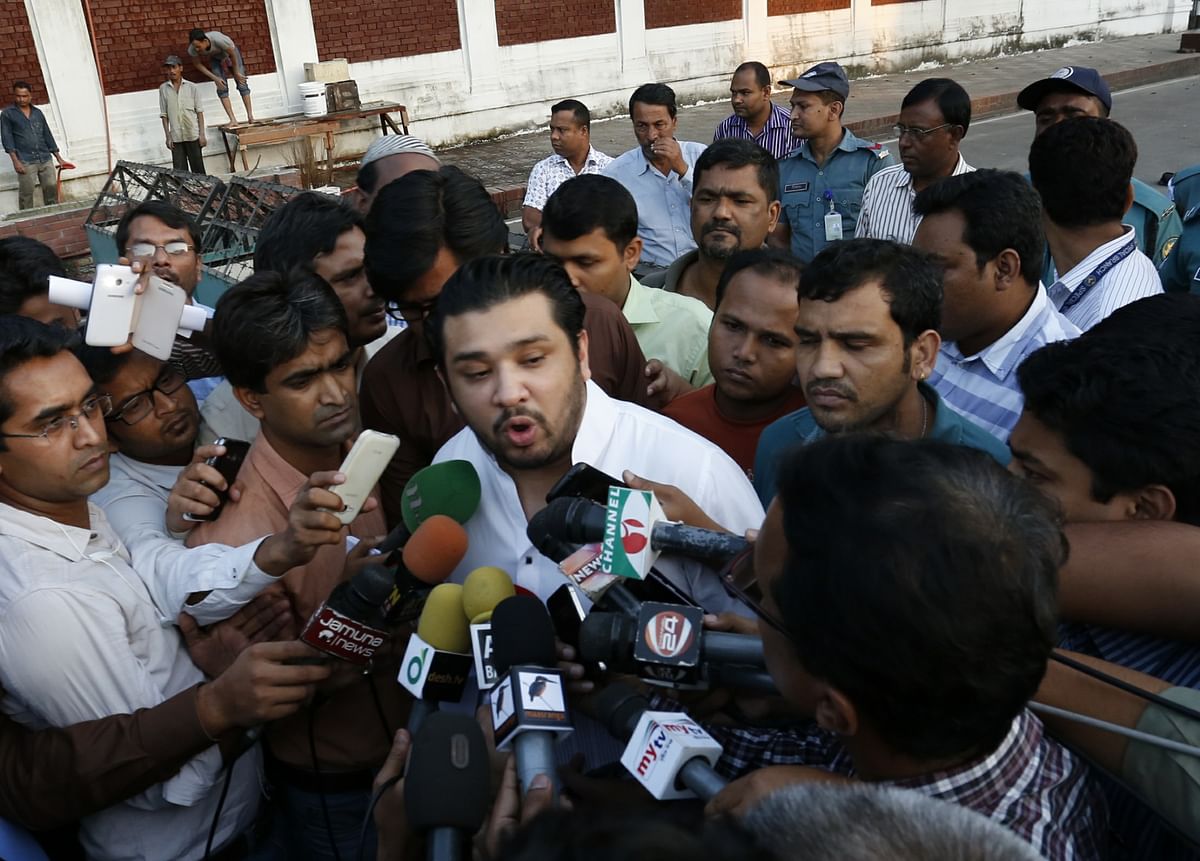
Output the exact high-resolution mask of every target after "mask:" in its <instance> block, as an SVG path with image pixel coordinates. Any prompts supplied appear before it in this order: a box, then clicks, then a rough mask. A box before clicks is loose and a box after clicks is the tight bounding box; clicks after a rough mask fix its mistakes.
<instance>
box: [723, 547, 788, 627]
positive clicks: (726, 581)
mask: <svg viewBox="0 0 1200 861" xmlns="http://www.w3.org/2000/svg"><path fill="white" fill-rule="evenodd" d="M717 576H719V577H720V578H721V585H722V586H723V587H725V592H726V594H728V595H729V596H731V597H733V598H736V599H737V600H739V601H741V602H742V603H743V604H745V605H746V606H747V607H749V608H750V609H751V610H752V611H753V612H754V615H756V616H758V618H760V619H762V620H763V621H764V622H766V623H767V624H768V625H770V626H771V627H772V628H774V629H775V630H776V631H778V632H779V633H781V634H783V635H784V636H785V637H791V634H790V633H788V629H787V626H786V625H784V624H783V622H781V621H780V620H779V618H778V617H777V616H776V615H775V614H774V613H772V612H771V611H770V610H768V609H767V608H766V607H764V606H763V605H762V589H761V588H760V587H759V585H758V578H757V577H756V576H755V573H754V545H753V544H752V545H750V546H749V547H747V548H746V549H745V550H743V551H742V552H741V553H739V554H738V555H737V556H734V557H733V558H732V559H730V560H729V561H728V562H726V563H725V567H724V568H722V569H721V573H720V574H719V575H717Z"/></svg>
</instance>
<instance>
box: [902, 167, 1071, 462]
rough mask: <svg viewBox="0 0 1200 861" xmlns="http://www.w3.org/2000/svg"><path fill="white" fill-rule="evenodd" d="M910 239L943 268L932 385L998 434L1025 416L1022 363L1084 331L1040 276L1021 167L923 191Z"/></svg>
mask: <svg viewBox="0 0 1200 861" xmlns="http://www.w3.org/2000/svg"><path fill="white" fill-rule="evenodd" d="M913 209H914V210H915V211H916V212H917V214H918V215H920V216H921V225H920V227H918V228H917V235H916V237H915V238H914V240H913V245H915V246H916V247H917V248H919V249H921V250H922V251H925V252H928V253H929V254H930V255H931V256H932V257H933V259H934V260H935V261H936V262H937V263H938V264H939V265H940V266H941V267H942V287H943V289H942V325H941V327H940V329H939V331H940V332H941V335H942V348H941V353H940V356H939V360H938V363H937V366H936V367H935V368H934V369H933V373H932V374H931V375H930V378H929V383H930V385H932V386H933V387H934V388H935V389H937V391H938V393H939V394H940V395H941V396H942V400H943V401H944V402H945V403H946V404H947V405H948V406H949V407H950V408H951V409H953V410H955V411H957V412H959V413H962V414H963V415H964V416H966V417H967V418H968V419H970V420H971V421H973V422H975V424H977V425H979V426H980V427H981V428H983V429H984V430H986V431H987V432H988V433H990V434H992V435H993V436H995V437H997V438H998V439H1001V440H1006V439H1008V434H1009V432H1010V431H1012V429H1013V425H1015V424H1016V423H1017V419H1018V418H1020V416H1021V404H1022V398H1021V387H1020V386H1019V385H1017V374H1016V370H1017V367H1018V366H1019V365H1020V364H1021V362H1023V361H1024V360H1025V357H1026V356H1028V355H1029V354H1030V353H1032V352H1033V351H1034V350H1037V349H1038V348H1040V347H1043V346H1045V345H1046V344H1048V343H1050V342H1052V341H1061V340H1063V339H1065V338H1074V337H1075V336H1076V335H1078V334H1079V329H1078V328H1077V327H1076V326H1075V324H1074V323H1072V322H1071V321H1070V320H1068V319H1067V318H1066V317H1064V316H1062V315H1061V314H1060V313H1058V311H1057V310H1056V309H1055V307H1054V306H1053V305H1051V304H1050V300H1049V298H1047V296H1046V289H1045V288H1044V287H1043V286H1042V284H1041V281H1039V280H1038V271H1039V270H1040V269H1041V259H1042V249H1043V248H1044V247H1045V244H1046V239H1045V235H1044V234H1043V233H1042V218H1041V202H1040V201H1039V200H1038V196H1037V192H1036V191H1034V190H1033V189H1032V188H1031V187H1030V186H1029V183H1027V182H1026V181H1025V179H1024V178H1023V177H1022V176H1021V175H1020V174H1017V173H1012V172H1010V171H1000V170H978V171H973V172H971V173H964V174H962V175H960V176H951V177H947V178H946V179H943V180H942V181H941V182H937V183H934V184H933V185H931V186H930V187H929V188H927V189H925V190H924V191H922V192H921V193H920V194H918V195H917V199H916V201H915V202H914V203H913Z"/></svg>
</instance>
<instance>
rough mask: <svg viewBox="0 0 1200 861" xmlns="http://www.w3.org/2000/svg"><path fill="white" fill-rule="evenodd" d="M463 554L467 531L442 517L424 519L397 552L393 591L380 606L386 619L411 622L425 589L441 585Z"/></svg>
mask: <svg viewBox="0 0 1200 861" xmlns="http://www.w3.org/2000/svg"><path fill="white" fill-rule="evenodd" d="M394 555H395V554H393V556H394ZM466 555H467V532H466V530H465V529H463V528H462V527H461V526H460V525H459V524H458V522H457V521H455V520H454V519H452V518H450V517H448V516H447V515H444V514H434V515H432V516H430V517H429V518H427V519H426V520H425V521H424V522H423V523H422V524H421V525H420V526H418V527H417V528H416V529H415V530H414V531H413V534H412V537H411V538H409V539H408V541H407V543H406V544H405V545H404V548H403V549H402V550H400V551H399V557H400V558H399V559H398V560H397V562H396V574H395V578H394V581H393V586H394V588H393V589H392V590H391V593H390V594H389V595H388V598H387V601H386V602H385V604H384V613H385V614H386V615H387V617H388V619H389V620H390V621H392V622H396V623H399V622H410V621H412V620H413V619H415V618H416V617H417V616H418V615H419V614H420V612H421V607H422V606H424V602H425V596H426V595H427V594H428V590H429V587H430V586H436V585H437V584H438V583H442V582H444V581H445V580H446V578H447V577H449V576H450V575H451V573H453V571H454V569H455V568H457V567H458V563H460V562H462V560H463V557H464V556H466Z"/></svg>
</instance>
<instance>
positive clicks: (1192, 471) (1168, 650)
mask: <svg viewBox="0 0 1200 861" xmlns="http://www.w3.org/2000/svg"><path fill="white" fill-rule="evenodd" d="M1197 345H1200V297H1198V296H1191V295H1189V294H1170V295H1159V296H1154V297H1151V298H1148V299H1143V300H1141V301H1138V302H1134V303H1133V304H1131V305H1127V306H1125V307H1124V308H1121V309H1119V310H1117V311H1116V312H1114V313H1113V315H1112V316H1111V317H1109V318H1108V319H1106V320H1105V321H1103V322H1102V323H1100V324H1099V325H1098V326H1097V327H1096V328H1094V329H1092V330H1091V331H1089V332H1086V333H1084V335H1083V336H1082V337H1080V338H1078V339H1076V340H1074V341H1070V342H1063V343H1058V344H1051V345H1049V346H1047V347H1044V348H1042V349H1041V350H1039V351H1037V352H1036V353H1034V354H1033V355H1032V356H1030V357H1029V358H1028V359H1027V360H1026V361H1025V363H1024V364H1023V365H1022V366H1021V367H1020V368H1019V369H1018V371H1017V377H1018V379H1019V381H1020V383H1021V388H1022V390H1023V391H1024V393H1025V409H1024V412H1023V413H1022V415H1021V419H1020V421H1019V422H1018V423H1017V426H1016V428H1014V429H1013V432H1012V436H1011V438H1010V440H1009V444H1010V446H1011V448H1012V453H1013V463H1014V467H1015V469H1016V471H1017V472H1019V473H1021V474H1023V475H1024V476H1025V477H1026V478H1027V479H1028V480H1029V481H1030V482H1031V483H1033V484H1034V485H1036V486H1037V487H1038V488H1039V489H1041V490H1042V491H1043V492H1045V493H1046V494H1047V495H1049V496H1050V497H1052V498H1053V499H1055V500H1056V501H1057V502H1058V504H1059V505H1060V507H1061V508H1062V511H1063V514H1064V516H1065V517H1066V520H1067V522H1068V524H1069V525H1074V524H1077V525H1078V526H1081V527H1084V526H1088V525H1090V524H1101V523H1102V524H1105V525H1106V526H1108V527H1110V528H1112V529H1116V528H1118V527H1121V526H1125V527H1128V528H1126V529H1123V530H1121V531H1119V532H1118V533H1117V534H1119V535H1121V536H1122V537H1123V540H1122V541H1121V545H1120V546H1118V547H1108V546H1107V545H1105V546H1106V547H1107V550H1106V553H1107V554H1108V555H1107V556H1105V557H1104V558H1102V559H1097V558H1096V557H1097V556H1098V555H1099V554H1098V553H1097V552H1096V548H1097V547H1099V546H1100V543H1102V542H1103V539H1104V536H1103V535H1101V536H1096V535H1095V533H1090V534H1089V532H1087V531H1083V532H1075V531H1071V530H1070V529H1068V533H1069V535H1070V540H1071V557H1072V559H1074V558H1075V557H1076V556H1080V557H1082V559H1083V560H1087V559H1092V560H1093V562H1092V564H1086V561H1085V562H1084V563H1083V564H1072V565H1071V566H1070V571H1069V575H1068V572H1067V571H1064V573H1063V576H1062V584H1061V593H1062V598H1061V615H1062V617H1063V623H1064V624H1063V625H1062V626H1061V627H1060V632H1059V645H1060V646H1062V647H1063V648H1066V649H1070V650H1072V651H1075V652H1082V653H1084V654H1087V655H1091V656H1092V657H1097V658H1101V659H1103V660H1106V661H1110V662H1112V663H1114V664H1119V665H1121V666H1124V667H1128V668H1129V669H1132V670H1136V671H1138V672H1140V673H1145V674H1147V675H1150V676H1154V677H1155V678H1158V679H1162V680H1163V681H1165V682H1169V683H1170V684H1172V685H1175V686H1179V687H1187V688H1192V689H1200V646H1197V645H1196V643H1195V631H1196V626H1195V614H1194V608H1195V606H1196V605H1195V601H1194V600H1192V599H1191V598H1190V597H1189V590H1191V586H1190V585H1189V584H1190V583H1191V582H1192V581H1193V579H1194V577H1193V576H1192V575H1193V574H1194V568H1195V564H1194V559H1195V557H1194V556H1193V557H1192V559H1191V561H1190V564H1188V563H1187V562H1185V563H1184V564H1183V565H1182V566H1180V567H1179V569H1178V570H1169V569H1171V566H1170V565H1168V564H1166V563H1165V562H1164V561H1163V560H1162V559H1161V558H1159V556H1158V555H1157V554H1156V553H1154V552H1147V550H1146V548H1145V547H1144V546H1142V545H1145V544H1146V543H1150V544H1153V543H1154V542H1159V543H1168V544H1170V543H1174V544H1176V545H1179V544H1182V543H1186V538H1185V539H1184V541H1181V540H1180V539H1179V538H1178V537H1177V533H1174V532H1173V533H1165V532H1164V531H1163V530H1161V529H1159V528H1158V527H1165V526H1170V525H1177V526H1178V528H1179V529H1184V528H1186V527H1192V529H1191V531H1192V532H1195V529H1194V527H1197V526H1200V446H1198V445H1197V444H1196V443H1197V434H1200V347H1198V346H1197ZM1154 521H1175V524H1168V523H1156V522H1154ZM1139 532H1140V533H1143V534H1142V535H1139V534H1137V533H1139ZM1094 542H1096V543H1095V546H1092V545H1093V543H1094ZM1110 558H1111V559H1112V560H1113V561H1112V563H1111V564H1109V560H1110ZM1135 559H1136V560H1138V561H1139V562H1140V565H1138V566H1137V567H1136V573H1133V574H1130V573H1125V572H1126V570H1127V568H1128V567H1129V565H1128V563H1130V562H1132V561H1133V560H1135ZM1177 608H1178V609H1177ZM1112 799H1113V802H1114V804H1113V813H1114V826H1115V827H1116V828H1117V830H1118V832H1119V833H1124V834H1125V835H1126V836H1127V838H1128V839H1129V840H1131V841H1136V843H1134V842H1130V844H1129V845H1136V846H1137V847H1138V850H1139V853H1141V854H1139V857H1145V858H1166V857H1177V856H1174V855H1168V854H1167V853H1166V852H1164V851H1159V847H1157V846H1154V847H1152V846H1151V845H1150V843H1149V842H1148V840H1147V837H1148V836H1150V835H1147V834H1145V833H1143V832H1145V819H1144V817H1138V816H1137V815H1136V814H1135V813H1134V812H1133V810H1134V805H1132V804H1131V803H1130V802H1129V801H1128V799H1126V798H1124V796H1123V795H1122V794H1119V793H1116V794H1114V795H1113V796H1112ZM1158 839H1164V840H1165V839H1166V838H1165V836H1164V835H1158V836H1156V837H1155V840H1158ZM1189 857H1190V856H1189Z"/></svg>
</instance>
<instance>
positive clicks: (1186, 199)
mask: <svg viewBox="0 0 1200 861" xmlns="http://www.w3.org/2000/svg"><path fill="white" fill-rule="evenodd" d="M1171 188H1172V189H1174V195H1175V206H1176V208H1177V209H1178V210H1179V211H1180V212H1181V213H1183V232H1182V234H1180V236H1179V241H1178V242H1177V243H1176V244H1175V247H1174V248H1172V249H1171V250H1170V251H1169V252H1168V253H1167V258H1166V259H1165V260H1164V261H1163V262H1162V265H1160V266H1159V267H1158V277H1159V279H1161V281H1162V286H1163V290H1166V291H1167V292H1175V293H1186V292H1189V291H1190V292H1192V293H1196V294H1200V164H1197V165H1193V166H1192V167H1189V168H1186V169H1185V170H1181V171H1179V173H1177V174H1175V177H1174V179H1172V180H1171Z"/></svg>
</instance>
